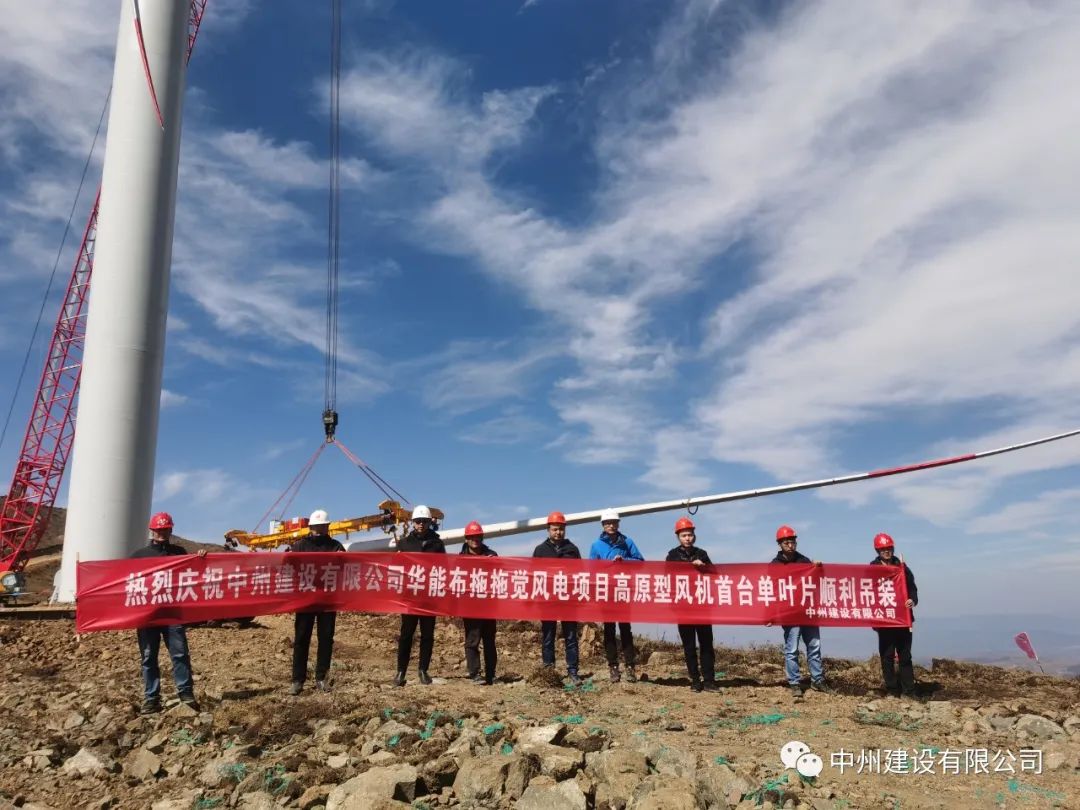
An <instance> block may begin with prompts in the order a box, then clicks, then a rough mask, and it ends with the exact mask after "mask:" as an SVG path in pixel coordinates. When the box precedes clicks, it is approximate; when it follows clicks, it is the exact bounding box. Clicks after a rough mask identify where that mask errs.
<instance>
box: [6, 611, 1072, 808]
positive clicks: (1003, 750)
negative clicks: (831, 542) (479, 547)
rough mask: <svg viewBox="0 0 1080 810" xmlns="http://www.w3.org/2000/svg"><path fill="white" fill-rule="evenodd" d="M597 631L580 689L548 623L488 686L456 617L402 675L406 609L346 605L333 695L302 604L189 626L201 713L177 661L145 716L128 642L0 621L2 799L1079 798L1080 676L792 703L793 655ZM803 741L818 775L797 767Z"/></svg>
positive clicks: (962, 803) (179, 803) (962, 679)
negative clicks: (702, 667)
mask: <svg viewBox="0 0 1080 810" xmlns="http://www.w3.org/2000/svg"><path fill="white" fill-rule="evenodd" d="M598 629H599V628H597V627H595V626H592V625H586V626H583V628H582V643H581V652H582V659H583V660H582V664H583V670H582V674H583V675H584V676H586V680H585V682H584V683H583V684H582V685H581V686H580V687H577V688H570V687H568V686H566V685H564V683H563V682H562V681H561V680H560V679H559V678H557V677H553V676H552V673H551V672H550V670H543V669H541V668H539V667H538V664H539V654H540V640H539V632H538V628H537V626H535V625H532V624H528V623H524V622H521V623H501V624H500V626H499V634H498V645H499V677H498V680H497V682H496V684H495V685H493V686H482V685H475V684H473V683H472V682H471V681H470V680H468V678H467V677H466V670H465V661H464V654H463V648H462V637H463V633H462V628H461V623H460V621H456V620H452V619H440V620H439V621H438V624H437V630H436V645H435V657H434V660H433V662H432V666H431V673H432V675H433V676H435V683H434V684H432V685H430V686H422V685H419V684H418V682H417V681H416V679H415V670H414V671H412V672H410V673H409V683H408V684H407V685H406V686H405V687H404V688H397V687H394V686H392V685H391V678H392V677H393V674H394V669H395V664H394V654H395V649H396V644H397V633H398V620H397V617H396V616H371V615H362V614H342V615H341V616H339V619H338V629H337V641H336V645H335V648H334V663H333V667H332V670H331V684H332V690H331V691H330V692H328V693H321V692H315V691H313V690H311V689H310V681H309V688H308V689H306V690H305V691H304V693H303V694H301V695H300V696H299V697H291V696H289V694H288V687H289V672H290V661H291V656H292V617H291V615H281V616H269V617H262V618H260V619H259V620H258V621H257V622H256V624H255V625H254V626H252V627H246V628H241V627H238V626H235V625H232V624H226V625H222V626H219V627H193V628H189V630H188V637H189V642H190V647H191V656H192V661H193V664H194V668H195V677H196V692H197V695H198V698H199V701H200V703H201V706H200V710H199V711H195V710H192V709H191V708H190V707H188V706H185V705H183V704H179V703H176V701H175V690H174V689H173V688H172V686H171V683H170V682H169V678H168V674H167V673H168V671H169V670H168V663H167V659H168V656H167V655H165V656H163V659H164V660H163V670H164V672H163V675H164V679H165V682H166V683H167V684H168V686H167V687H166V689H165V690H164V691H165V694H166V695H168V696H171V698H172V700H171V701H169V703H168V704H167V705H166V710H165V711H164V712H163V713H162V714H158V715H151V716H145V717H144V716H140V715H139V713H138V712H139V707H140V703H141V698H142V695H141V680H140V675H139V661H138V650H137V647H136V643H135V637H134V633H133V632H130V631H129V632H110V633H94V634H90V635H84V636H81V637H77V636H76V635H75V632H74V625H73V623H72V622H70V621H69V620H59V621H19V622H14V621H8V622H6V623H0V656H2V660H3V672H4V677H3V689H2V691H0V803H3V802H7V803H10V805H12V806H16V807H24V808H35V807H37V808H41V807H53V808H67V807H95V808H106V807H153V808H158V810H173V809H179V808H185V810H186V808H212V807H240V808H247V809H248V810H251V809H252V808H272V807H302V808H318V807H324V806H325V807H328V808H334V809H335V810H336V808H352V807H356V808H359V807H364V808H369V807H375V808H378V807H407V806H410V805H411V806H413V807H415V808H424V807H426V808H429V810H435V808H439V807H490V808H508V807H523V808H531V807H575V808H598V809H599V808H603V809H605V810H606V808H623V807H626V808H632V809H634V810H636V809H638V808H653V810H657V809H658V808H707V807H716V808H726V807H740V808H750V807H794V808H815V810H824V808H908V807H941V808H952V807H1026V808H1035V807H1073V808H1080V716H1078V715H1080V708H1078V707H1080V680H1076V679H1061V678H1055V677H1049V676H1041V675H1033V674H1031V673H1028V672H1023V671H1020V670H1008V669H1002V668H997V667H988V666H980V665H975V664H965V663H958V662H953V661H941V660H939V661H935V662H934V664H933V666H932V668H930V669H921V668H920V669H918V670H917V675H918V678H919V683H920V692H921V695H920V699H918V700H913V701H909V700H900V699H897V698H892V697H882V696H880V695H879V694H878V693H877V691H876V688H877V686H878V685H879V681H880V673H879V667H878V664H877V661H876V660H875V659H874V658H869V659H868V660H866V661H846V660H831V659H826V666H827V672H828V676H829V679H830V681H831V682H832V684H833V685H834V686H835V687H836V688H837V690H838V693H837V694H823V693H818V692H808V693H807V694H806V696H805V697H804V698H803V699H801V700H796V699H795V698H794V697H793V695H792V694H791V693H790V691H789V690H788V688H787V687H786V685H785V679H784V677H783V667H782V655H781V653H780V650H779V646H778V645H777V646H776V647H762V648H753V649H719V650H718V668H719V669H720V670H721V672H722V674H721V675H720V676H719V680H720V682H721V685H722V690H721V691H719V692H705V693H695V692H692V691H691V690H690V689H689V688H688V687H689V681H688V679H687V677H686V674H685V667H684V664H683V660H682V652H681V649H679V648H676V647H674V646H672V645H669V644H664V643H662V642H657V641H654V640H651V639H640V640H639V642H640V643H639V647H640V654H641V656H640V657H641V660H642V661H643V662H645V663H644V665H643V666H642V667H641V668H640V674H642V675H643V676H644V677H642V679H641V680H640V681H639V682H638V683H633V684H631V683H626V682H625V681H623V682H621V683H611V682H610V681H609V679H608V671H607V666H606V663H605V661H604V658H603V649H602V647H603V645H602V640H601V634H600V633H599V632H598ZM560 647H561V642H560ZM561 652H562V651H561V649H560V661H561ZM414 662H415V659H414ZM792 740H798V741H802V742H804V743H806V745H807V746H808V747H809V748H810V750H811V751H812V752H813V753H815V754H817V755H819V756H820V757H821V758H822V760H823V761H824V769H823V771H822V773H821V774H820V775H819V776H817V777H816V778H805V777H801V776H800V775H799V774H798V773H797V771H796V770H794V769H785V767H784V765H783V764H782V762H781V757H780V751H781V748H782V747H783V746H784V745H785V744H787V743H788V742H790V741H792ZM1022 750H1024V751H1027V752H1029V753H1026V754H1022V753H1021V752H1022ZM901 751H904V752H907V754H906V764H905V762H904V761H902V760H901V758H900V755H899V753H897V752H901ZM1033 751H1038V752H1040V753H1039V757H1040V758H1041V762H1039V763H1037V765H1038V767H1037V769H1038V770H1039V771H1041V772H1039V773H1036V772H1035V770H1036V763H1035V761H1034V754H1033V753H1030V752H1033ZM890 752H891V753H890ZM849 755H850V758H849ZM845 763H846V764H845ZM920 763H921V764H920ZM841 764H845V767H842V768H841V767H840V765H841ZM927 765H929V766H930V767H927ZM980 766H981V767H980ZM1005 766H1008V768H1006V767H1005ZM1010 768H1011V772H1010V770H1009V769H1010Z"/></svg>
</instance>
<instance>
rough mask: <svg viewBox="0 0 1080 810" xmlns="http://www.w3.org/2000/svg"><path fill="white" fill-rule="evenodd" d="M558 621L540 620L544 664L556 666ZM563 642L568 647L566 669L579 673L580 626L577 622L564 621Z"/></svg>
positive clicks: (573, 673)
mask: <svg viewBox="0 0 1080 810" xmlns="http://www.w3.org/2000/svg"><path fill="white" fill-rule="evenodd" d="M558 624H559V623H558V622H540V651H541V654H542V655H543V660H544V665H545V666H549V667H553V666H555V630H556V629H557V628H558ZM562 636H563V644H564V645H565V647H566V671H567V672H569V673H570V674H571V675H577V671H578V626H577V622H563V623H562Z"/></svg>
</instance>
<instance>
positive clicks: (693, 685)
mask: <svg viewBox="0 0 1080 810" xmlns="http://www.w3.org/2000/svg"><path fill="white" fill-rule="evenodd" d="M690 688H691V689H692V690H694V691H695V692H701V691H703V690H704V689H705V687H704V686H702V685H701V681H699V680H698V679H697V678H694V680H692V681H690Z"/></svg>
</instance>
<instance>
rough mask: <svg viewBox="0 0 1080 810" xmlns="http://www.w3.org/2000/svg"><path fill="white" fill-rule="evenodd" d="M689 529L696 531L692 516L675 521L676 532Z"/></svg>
mask: <svg viewBox="0 0 1080 810" xmlns="http://www.w3.org/2000/svg"><path fill="white" fill-rule="evenodd" d="M687 529H689V530H690V531H694V521H692V520H691V519H690V518H688V517H681V518H679V519H678V520H676V521H675V534H678V533H679V532H682V531H686V530H687Z"/></svg>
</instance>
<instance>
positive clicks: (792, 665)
mask: <svg viewBox="0 0 1080 810" xmlns="http://www.w3.org/2000/svg"><path fill="white" fill-rule="evenodd" d="M798 542H799V538H798V535H797V534H795V530H794V529H793V528H791V527H790V526H781V527H780V528H779V529H777V530H776V544H777V545H778V546H779V547H780V548H779V550H778V551H777V552H776V556H775V557H774V558H773V559H772V560H771V562H773V563H779V564H782V565H790V564H791V563H803V564H808V565H821V562H820V561H819V560H813V561H811V560H810V558H809V557H807V556H805V555H803V554H800V553H799V552H798V551H797V550H796V545H797V544H798ZM769 624H771V622H770V623H769ZM766 626H769V625H766ZM783 630H784V670H785V672H786V674H787V681H788V686H789V687H790V689H791V693H792V694H793V695H794V696H795V697H796V698H797V699H798V698H801V697H802V696H803V686H802V675H801V673H800V670H799V639H800V638H801V639H802V642H803V644H804V645H805V646H806V666H807V668H808V669H809V670H810V688H811V689H813V690H814V691H816V692H832V691H833V690H832V688H831V687H830V686H829V684H828V681H826V680H825V668H824V667H823V666H822V663H821V629H820V628H818V627H816V626H813V625H809V626H806V627H799V626H786V625H785V626H783Z"/></svg>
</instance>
